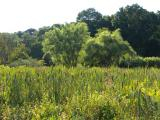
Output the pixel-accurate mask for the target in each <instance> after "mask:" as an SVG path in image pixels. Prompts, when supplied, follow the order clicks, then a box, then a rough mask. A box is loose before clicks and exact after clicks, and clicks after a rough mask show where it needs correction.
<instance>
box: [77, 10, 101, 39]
mask: <svg viewBox="0 0 160 120" xmlns="http://www.w3.org/2000/svg"><path fill="white" fill-rule="evenodd" d="M102 21H103V16H102V14H101V13H99V12H98V11H96V10H95V9H94V8H89V9H87V10H83V11H81V12H80V13H79V14H78V16H77V22H85V23H86V24H87V25H88V29H89V32H90V34H91V36H94V35H95V34H96V33H97V30H98V29H99V28H101V24H102Z"/></svg>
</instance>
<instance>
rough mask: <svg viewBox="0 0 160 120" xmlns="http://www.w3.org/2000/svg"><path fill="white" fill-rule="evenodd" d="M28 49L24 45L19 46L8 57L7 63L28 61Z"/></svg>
mask: <svg viewBox="0 0 160 120" xmlns="http://www.w3.org/2000/svg"><path fill="white" fill-rule="evenodd" d="M27 52H28V49H27V48H26V47H25V45H24V44H20V45H19V46H17V47H16V48H15V49H13V51H12V53H11V54H10V56H9V63H11V62H13V61H16V60H18V59H20V58H21V59H28V58H29V55H28V54H27Z"/></svg>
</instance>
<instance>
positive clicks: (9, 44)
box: [0, 33, 19, 64]
mask: <svg viewBox="0 0 160 120" xmlns="http://www.w3.org/2000/svg"><path fill="white" fill-rule="evenodd" d="M18 45H19V38H18V37H17V35H15V34H9V33H0V61H1V63H0V64H7V63H8V62H9V57H10V55H11V53H12V52H13V50H14V49H15V48H16V47H17V46H18Z"/></svg>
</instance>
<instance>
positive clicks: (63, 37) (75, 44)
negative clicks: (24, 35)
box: [43, 23, 88, 66]
mask: <svg viewBox="0 0 160 120" xmlns="http://www.w3.org/2000/svg"><path fill="white" fill-rule="evenodd" d="M87 38H88V29H87V26H86V24H85V23H71V24H66V25H65V26H63V27H61V28H55V29H53V30H50V31H49V32H47V33H46V34H45V41H44V42H43V50H44V53H48V52H50V53H51V56H52V60H53V63H55V64H63V65H67V66H76V65H77V59H78V56H79V51H80V50H81V48H82V45H83V43H84V42H85V41H86V40H87Z"/></svg>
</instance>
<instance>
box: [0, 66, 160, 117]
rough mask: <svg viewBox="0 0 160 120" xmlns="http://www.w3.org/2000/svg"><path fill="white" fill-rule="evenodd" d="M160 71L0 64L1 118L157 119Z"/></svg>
mask: <svg viewBox="0 0 160 120" xmlns="http://www.w3.org/2000/svg"><path fill="white" fill-rule="evenodd" d="M159 109H160V69H157V68H134V69H122V68H116V67H111V68H84V67H76V68H66V67H63V66H57V67H37V68H31V67H16V68H9V67H4V66H0V119H4V120H31V119H32V120H112V119H114V120H121V119H122V120H124V119H125V120H154V119H155V120H157V119H160V110H159Z"/></svg>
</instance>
